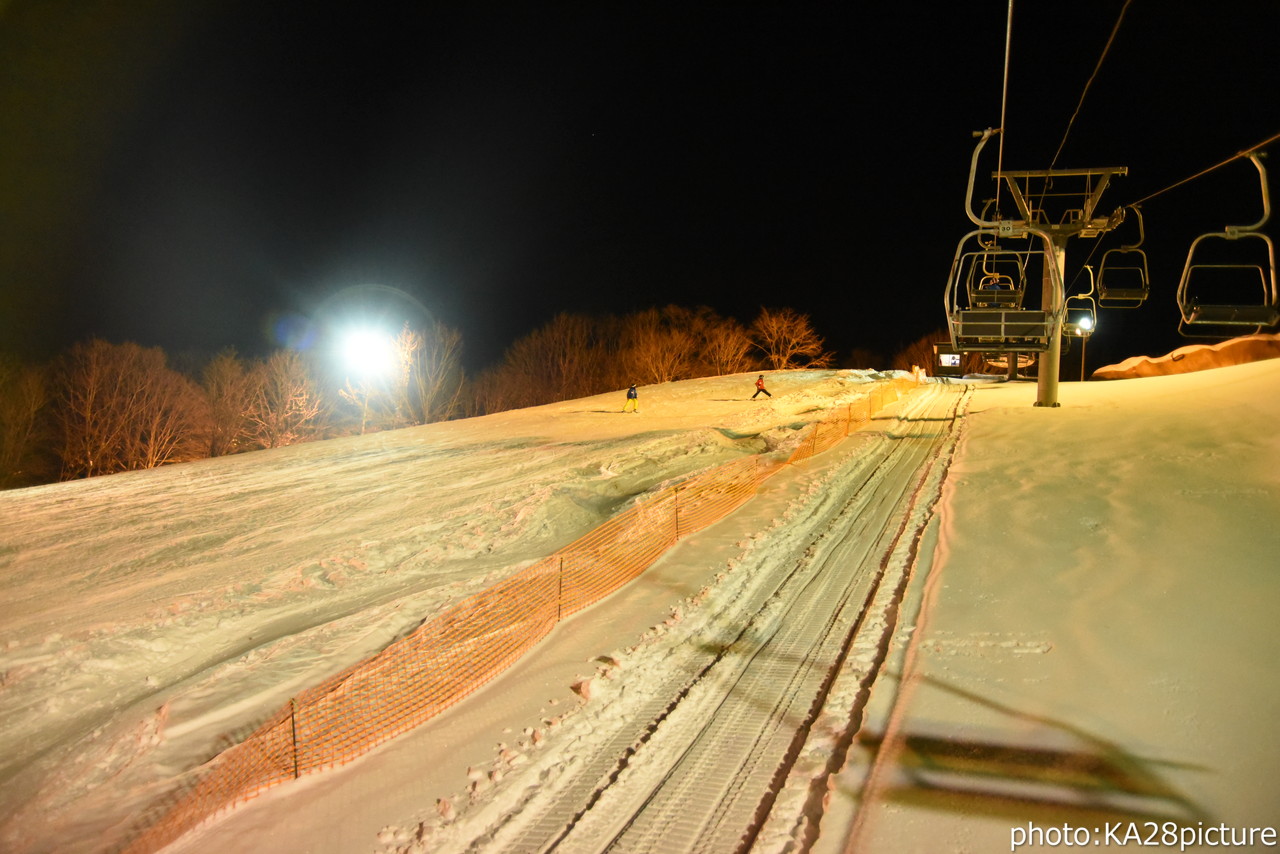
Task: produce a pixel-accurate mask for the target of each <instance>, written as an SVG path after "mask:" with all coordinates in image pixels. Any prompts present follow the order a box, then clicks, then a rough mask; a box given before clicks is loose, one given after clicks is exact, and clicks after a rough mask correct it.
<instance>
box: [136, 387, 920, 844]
mask: <svg viewBox="0 0 1280 854" xmlns="http://www.w3.org/2000/svg"><path fill="white" fill-rule="evenodd" d="M905 385H910V384H902V383H900V382H895V383H883V384H881V383H877V384H876V386H875V387H873V389H872V393H871V394H870V395H868V396H867V397H866V398H863V399H860V400H859V401H858V402H856V403H852V404H849V405H848V406H844V407H840V408H839V409H836V410H833V411H832V412H831V413H830V414H829V415H828V416H827V417H826V418H825V419H823V420H822V421H819V422H817V423H815V424H814V425H813V428H812V430H811V432H810V434H809V436H807V437H806V438H805V440H804V441H802V442H801V443H800V445H799V446H797V448H796V450H795V452H794V453H793V454H792V455H791V457H790V459H789V460H788V462H798V461H800V460H803V459H807V458H808V457H811V456H813V455H814V454H818V453H821V452H822V451H823V450H826V449H828V448H830V447H831V446H832V445H834V444H836V443H837V442H839V441H840V440H841V439H843V438H844V437H845V436H847V435H848V434H849V432H850V430H851V429H854V425H857V424H860V423H864V422H866V421H867V420H869V419H870V417H871V415H872V413H873V412H875V411H878V410H879V409H880V408H882V407H883V406H884V405H885V404H886V403H888V402H892V401H893V400H897V398H898V396H899V394H900V393H901V389H902V387H904V386H905ZM782 465H784V464H783V463H776V462H770V461H769V460H765V459H762V458H760V457H747V458H742V459H738V460H735V461H733V462H730V463H726V464H724V465H721V466H717V467H716V468H714V469H711V470H710V471H707V472H704V473H702V474H699V475H695V476H693V477H690V478H688V479H686V480H684V481H681V482H680V483H678V484H676V485H674V486H671V487H668V488H665V489H663V490H662V491H661V492H659V493H658V494H656V495H654V496H651V497H649V498H647V499H645V500H643V501H640V502H638V503H636V504H635V505H633V506H632V507H631V508H629V509H628V510H626V511H624V512H622V513H620V514H618V515H617V516H615V517H614V518H612V519H610V520H609V521H607V522H605V523H604V524H602V525H600V526H599V527H597V528H596V529H594V530H593V531H591V532H590V533H588V534H586V535H585V536H583V537H581V538H580V539H578V540H575V541H574V542H572V543H570V544H569V545H567V546H565V547H564V548H562V549H560V550H559V551H557V552H556V553H555V554H553V555H551V556H549V557H547V558H543V559H542V560H540V561H538V562H536V563H534V564H532V565H531V566H529V567H526V568H525V569H523V570H521V571H520V572H518V573H516V574H515V575H512V576H511V577H510V578H507V579H505V580H503V581H501V582H499V583H498V584H495V585H494V586H492V587H490V588H487V589H485V590H483V591H481V592H479V593H477V594H475V595H473V596H471V597H469V598H467V599H464V600H463V601H461V602H458V603H456V604H454V605H453V606H451V607H450V608H448V609H447V610H446V611H444V612H443V613H441V614H439V615H438V616H436V617H434V618H432V619H430V620H428V621H426V622H424V623H423V624H422V625H421V626H419V627H418V628H417V629H416V630H415V631H414V632H412V633H411V634H409V635H407V636H406V637H404V638H402V639H400V640H398V641H396V642H395V643H393V644H391V645H390V646H388V647H387V648H386V649H384V650H383V651H382V652H380V653H379V654H378V655H376V656H374V657H373V658H372V659H370V660H368V661H365V662H362V663H360V664H357V665H354V666H352V667H350V668H348V669H346V670H344V671H343V672H341V673H339V674H337V675H335V676H333V677H330V678H329V679H327V680H325V681H324V682H322V683H321V684H319V685H316V686H315V687H313V688H311V689H308V690H307V691H305V692H303V693H302V694H300V695H299V696H298V697H295V698H294V699H293V700H291V701H290V702H289V704H288V705H286V706H284V707H283V708H282V709H280V710H279V711H277V712H276V713H275V714H274V715H272V716H271V718H270V719H268V720H267V721H266V722H265V723H264V724H263V725H262V726H260V727H259V728H258V729H257V730H255V731H254V732H253V734H252V735H250V736H249V737H248V738H247V739H245V740H244V741H243V742H241V743H240V744H237V745H235V746H234V747H232V748H230V749H228V750H226V751H224V752H223V753H221V754H219V755H218V756H216V757H215V758H214V759H212V760H211V761H210V762H208V763H207V764H206V765H205V766H204V767H203V768H201V769H200V770H199V772H198V773H199V774H200V775H201V776H200V778H199V780H198V782H196V783H195V785H194V786H193V787H191V788H189V789H187V790H185V791H184V792H182V793H181V794H180V795H178V796H177V800H176V802H174V803H172V804H171V805H170V806H169V807H168V809H167V810H164V811H163V814H162V815H161V817H160V819H159V820H158V821H156V822H155V823H153V824H150V826H148V827H145V828H144V829H143V830H142V831H141V832H140V833H139V834H138V835H137V836H135V837H134V838H133V840H132V841H131V842H130V843H129V844H128V846H127V848H126V849H125V850H126V851H128V852H144V851H145V852H149V851H156V850H158V849H160V848H162V847H164V846H165V845H167V844H169V843H170V842H172V841H173V840H175V839H177V838H178V837H179V836H181V835H182V834H184V833H186V832H187V831H188V830H190V829H191V828H193V827H195V826H196V825H198V824H199V823H200V822H202V821H203V820H204V819H206V818H208V817H210V816H212V815H213V814H215V813H217V812H218V811H220V810H222V809H224V808H226V807H228V806H231V805H233V804H235V803H237V802H239V801H244V800H248V799H250V798H253V797H255V796H256V795H257V794H259V793H260V792H261V791H263V790H264V789H267V788H269V787H271V786H274V785H277V784H279V783H282V782H285V781H287V780H289V779H293V778H295V777H299V776H301V775H302V774H305V773H310V772H313V771H317V770H320V769H323V768H327V767H331V766H333V765H337V764H342V763H345V762H348V761H350V760H352V759H355V758H357V757H359V756H361V755H363V754H365V753H367V752H368V751H370V750H372V749H373V748H374V747H376V746H377V745H379V744H382V743H383V742H385V741H387V740H389V739H392V738H394V737H396V736H398V735H400V734H402V733H404V732H406V731H408V730H410V729H412V728H414V727H416V726H418V725H419V724H421V723H423V722H424V721H426V720H428V719H429V718H431V717H433V716H435V715H437V714H439V713H440V712H442V711H444V710H445V709H447V708H448V707H449V706H451V705H453V704H454V703H456V702H458V701H459V700H461V699H462V698H464V697H466V696H467V695H469V694H471V693H472V692H474V691H476V690H477V689H479V688H480V687H482V686H483V685H485V684H486V683H487V682H488V681H489V680H491V679H492V678H493V677H495V676H497V675H498V674H499V673H501V672H502V671H503V670H505V669H506V668H507V667H509V666H510V665H511V664H512V663H514V662H515V661H516V660H517V659H519V658H520V657H521V656H523V655H524V654H525V653H526V652H528V650H529V649H530V648H531V647H533V646H534V645H535V644H536V643H538V641H540V640H542V638H543V637H545V636H546V635H547V633H548V632H550V631H551V629H552V628H553V627H554V626H555V624H556V623H557V622H558V621H559V620H562V619H564V618H565V617H568V616H570V615H571V614H574V613H577V612H578V611H580V610H582V609H583V608H586V607H588V606H590V605H593V604H595V603H596V602H598V601H600V600H601V599H603V598H604V597H605V596H608V595H609V594H610V593H612V592H614V591H615V590H617V589H618V588H620V587H622V586H623V585H624V584H626V583H627V582H629V581H631V580H632V579H634V578H635V577H636V576H638V575H639V574H640V573H642V572H644V570H645V569H647V568H648V567H649V566H650V565H652V564H653V562H654V561H656V560H657V559H658V558H659V557H661V556H662V554H663V553H664V552H665V551H666V550H667V549H669V548H670V547H671V546H672V545H673V544H674V543H675V542H676V540H677V539H679V538H680V537H684V536H688V535H689V534H692V533H694V532H696V531H699V530H702V529H703V528H706V527H707V526H709V525H711V524H713V523H715V522H717V521H719V520H720V519H723V518H724V517H725V516H727V515H728V514H729V513H731V512H732V511H733V510H735V509H736V508H737V507H739V506H740V505H741V504H743V503H744V502H746V501H747V500H748V499H749V498H751V496H752V495H754V494H755V492H756V490H757V488H758V487H759V485H760V483H761V482H762V481H763V480H765V479H766V478H768V477H770V476H772V475H773V474H774V473H775V472H776V471H777V470H778V469H779V468H780V467H781V466H782Z"/></svg>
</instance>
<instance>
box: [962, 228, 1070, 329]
mask: <svg viewBox="0 0 1280 854" xmlns="http://www.w3.org/2000/svg"><path fill="white" fill-rule="evenodd" d="M1037 261H1039V262H1040V263H1041V264H1042V265H1043V266H1044V268H1045V269H1046V270H1048V271H1049V275H1050V276H1051V277H1052V284H1051V287H1053V288H1055V289H1056V290H1058V291H1059V292H1060V288H1061V286H1060V285H1059V284H1058V281H1059V278H1058V267H1057V262H1056V259H1055V258H1054V257H1053V255H1052V246H1051V244H1049V243H1048V241H1047V240H1046V241H1045V247H1044V248H1042V249H1035V248H1031V245H1030V243H1028V247H1027V248H1023V249H1006V248H1002V247H1000V246H999V244H998V243H996V234H995V232H993V231H991V230H990V229H978V230H977V231H972V232H970V233H969V234H966V235H965V236H964V237H963V238H962V239H961V240H960V243H959V244H958V246H957V247H956V255H955V259H954V260H953V262H952V266H951V276H950V278H949V279H948V281H947V290H946V295H945V300H944V301H945V304H946V310H947V327H948V330H949V331H950V333H951V344H952V346H953V347H954V348H955V349H956V350H957V351H960V352H981V353H1039V352H1044V351H1046V350H1048V349H1049V342H1050V338H1051V336H1052V334H1053V332H1054V331H1055V330H1054V324H1056V323H1059V322H1061V312H1060V311H1059V312H1049V311H1044V310H1041V309H1026V308H1023V307H1022V304H1023V298H1024V296H1025V294H1026V291H1027V280H1028V276H1027V273H1028V269H1029V267H1031V266H1033V265H1034V263H1035V262H1037Z"/></svg>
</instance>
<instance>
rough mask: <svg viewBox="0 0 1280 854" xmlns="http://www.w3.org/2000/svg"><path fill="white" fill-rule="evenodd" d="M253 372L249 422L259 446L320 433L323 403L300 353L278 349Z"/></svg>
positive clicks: (293, 441) (277, 444)
mask: <svg viewBox="0 0 1280 854" xmlns="http://www.w3.org/2000/svg"><path fill="white" fill-rule="evenodd" d="M253 374H254V377H253V396H252V400H251V403H250V406H249V421H250V424H251V425H252V428H253V432H254V437H255V439H256V441H257V443H258V444H259V446H260V447H263V448H279V447H282V446H284V445H293V444H297V443H298V442H305V441H307V440H309V439H313V438H315V437H316V436H317V435H319V433H320V430H321V428H322V426H323V419H322V416H323V414H324V406H323V403H322V401H321V398H320V393H319V391H318V390H317V388H316V383H315V380H314V379H312V376H311V372H310V371H309V370H308V369H307V366H306V363H305V362H303V360H302V357H301V356H299V355H298V354H297V353H296V352H294V351H292V350H277V351H276V352H275V353H273V354H271V356H270V358H268V359H267V361H266V362H264V363H261V364H259V365H257V366H255V368H254V370H253Z"/></svg>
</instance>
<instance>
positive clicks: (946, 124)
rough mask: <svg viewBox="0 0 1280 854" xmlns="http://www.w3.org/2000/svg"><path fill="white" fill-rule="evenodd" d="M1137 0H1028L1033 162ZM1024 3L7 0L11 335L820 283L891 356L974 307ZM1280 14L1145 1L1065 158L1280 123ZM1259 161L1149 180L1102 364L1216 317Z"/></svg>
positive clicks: (742, 302) (811, 287)
mask: <svg viewBox="0 0 1280 854" xmlns="http://www.w3.org/2000/svg"><path fill="white" fill-rule="evenodd" d="M1125 6H1126V4H1125V2H1124V0H1083V1H1082V2H1074V3H1070V4H1067V3H1059V2H1049V0H1017V2H1016V3H1015V4H1014V11H1013V32H1012V60H1011V66H1010V72H1009V73H1010V80H1009V98H1008V104H1007V119H1006V123H1005V126H1006V134H1005V139H1004V146H1005V148H1004V165H1005V167H1006V168H1007V169H1044V168H1048V166H1049V165H1050V161H1051V160H1052V159H1053V156H1054V153H1055V151H1057V150H1058V147H1059V143H1060V142H1061V141H1062V139H1063V135H1064V134H1065V133H1066V132H1067V128H1068V123H1069V122H1071V121H1072V115H1073V113H1075V112H1076V108H1077V105H1078V103H1079V102H1080V97H1081V94H1082V92H1083V91H1084V88H1085V85H1086V82H1087V81H1088V80H1089V78H1090V75H1091V74H1092V73H1093V71H1094V67H1095V65H1096V64H1097V62H1098V60H1099V58H1100V56H1101V55H1102V51H1103V48H1104V46H1105V45H1106V43H1107V40H1108V37H1109V36H1110V34H1111V31H1112V28H1113V26H1114V25H1115V23H1116V20H1117V19H1118V17H1119V16H1120V13H1121V10H1122V8H1125ZM936 7H942V8H936ZM1008 8H1009V6H1008V2H1007V0H965V2H951V3H941V4H924V3H919V2H915V3H906V2H903V3H876V4H870V3H858V2H840V3H822V4H818V3H801V2H785V3H747V2H737V3H697V2H688V3H682V4H664V3H653V2H647V3H609V2H594V3H587V2H583V3H568V4H566V3H519V4H516V3H512V4H487V3H482V2H466V3H457V4H446V3H422V4H395V5H394V6H393V5H392V4H377V3H374V4H350V5H346V6H338V5H336V4H326V3H316V2H305V3H303V2H264V0H184V2H181V3H173V2H171V0H80V2H71V0H66V2H61V0H10V2H9V3H7V4H5V3H0V350H8V351H11V352H14V353H16V354H17V355H19V356H21V357H23V358H28V359H43V358H46V357H49V356H51V355H54V354H56V353H57V352H59V351H61V350H63V349H65V348H66V347H67V346H69V344H71V343H72V342H74V341H77V340H82V339H85V338H87V337H89V336H91V335H97V336H101V337H104V338H107V339H108V340H112V341H125V340H130V341H136V342H137V343H140V344H144V345H148V346H157V345H158V346H161V347H163V348H164V349H165V350H166V351H167V352H169V353H171V354H174V355H175V356H176V355H182V354H186V355H188V356H190V357H192V358H198V357H202V356H208V355H212V354H213V353H216V352H217V351H218V350H220V349H222V348H224V347H228V346H232V347H235V348H236V349H237V350H238V351H239V352H241V353H242V354H244V355H255V356H256V355H264V354H265V353H267V352H269V351H270V350H271V349H273V348H275V347H277V346H281V345H293V346H309V345H310V344H311V342H312V340H313V339H312V336H311V334H310V332H309V330H311V329H313V328H314V327H315V326H316V325H317V324H319V323H320V322H322V321H323V322H337V320H339V319H345V318H347V317H357V316H359V315H361V314H370V315H374V316H385V317H386V318H387V319H389V320H390V321H391V323H392V325H393V326H398V319H399V318H400V317H402V316H403V317H404V318H406V319H410V320H412V321H414V322H415V323H422V322H425V320H427V319H430V318H436V319H439V320H441V321H443V322H444V323H446V324H448V325H450V326H453V327H455V328H457V329H459V330H460V331H461V332H462V335H463V339H464V346H465V348H466V361H467V365H468V367H469V368H470V369H472V370H475V369H478V368H480V367H483V366H485V365H488V364H491V363H493V362H494V361H496V360H497V359H499V358H500V357H501V355H502V352H503V350H504V348H505V347H506V346H507V345H508V344H510V343H511V342H512V341H513V340H514V339H515V338H517V337H519V336H521V335H523V334H525V333H528V332H529V331H531V330H532V329H534V328H536V327H537V326H539V325H541V324H542V323H544V322H546V321H547V320H549V319H550V318H551V317H552V316H554V315H555V314H557V313H559V312H562V311H573V312H585V313H596V312H616V313H624V312H630V311H635V310H639V309H643V308H646V307H649V306H661V305H665V304H667V303H676V304H680V305H685V306H697V305H706V306H709V307H711V308H713V309H715V310H716V311H718V312H719V313H721V314H722V315H731V316H735V317H737V318H738V319H740V320H742V321H743V322H744V323H749V322H750V321H751V319H752V318H753V317H754V316H755V314H756V312H757V311H758V310H759V308H760V307H761V306H773V307H778V306H789V307H791V308H794V309H796V310H798V311H801V312H803V313H806V314H809V315H810V316H811V318H812V319H813V322H814V325H815V327H816V328H817V330H818V331H819V333H820V334H822V335H823V336H824V337H825V338H826V340H827V343H828V346H829V347H830V348H832V349H834V350H836V351H838V353H839V354H840V355H841V357H842V360H843V358H844V356H845V355H846V354H847V353H848V352H849V351H850V350H852V349H854V348H861V349H865V350H871V351H875V352H877V353H880V354H881V355H882V357H883V361H884V362H885V364H887V357H888V356H890V355H891V354H892V353H893V352H895V351H896V350H897V349H898V348H899V347H901V346H902V345H903V344H905V343H907V342H909V341H911V340H913V339H915V338H917V337H919V336H920V335H923V334H925V333H928V332H930V331H932V330H935V329H939V328H941V327H943V326H944V323H945V319H944V315H943V308H942V294H943V288H944V286H945V283H946V277H947V272H948V269H949V266H950V263H951V258H952V255H953V253H954V252H955V248H956V242H957V241H958V240H959V239H960V237H961V236H962V235H964V234H965V233H966V232H967V231H969V230H970V228H971V225H970V223H969V222H968V220H967V218H966V217H965V213H964V201H965V199H964V192H965V184H966V181H967V178H968V168H969V160H970V156H971V154H972V150H973V145H974V140H973V139H972V133H973V132H974V131H977V130H981V129H983V128H986V127H996V126H998V125H999V124H1000V117H1001V86H1002V75H1003V72H1004V47H1005V36H1006V31H1005V25H1006V17H1007V14H1008ZM1278 36H1280V2H1276V0H1238V2H1235V3H1230V4H1217V3H1212V4H1211V3H1191V2H1169V0H1133V1H1132V3H1130V4H1129V5H1128V7H1127V10H1126V11H1125V16H1124V20H1123V23H1122V25H1121V27H1120V30H1119V33H1118V35H1117V38H1116V40H1115V43H1114V44H1113V46H1112V48H1111V51H1110V53H1109V54H1108V55H1107V58H1106V61H1105V62H1104V63H1103V65H1102V68H1101V70H1100V72H1099V74H1098V76H1097V78H1096V79H1095V80H1094V81H1093V83H1092V84H1091V86H1090V88H1089V91H1088V95H1087V97H1086V98H1085V100H1084V102H1083V105H1082V106H1081V108H1080V111H1079V113H1078V115H1076V117H1075V119H1074V122H1073V123H1072V124H1071V132H1070V134H1069V135H1068V136H1067V138H1066V145H1065V146H1064V147H1063V149H1062V153H1061V154H1060V155H1059V156H1058V160H1057V164H1056V165H1057V166H1058V167H1059V168H1070V167H1092V166H1127V167H1128V168H1129V170H1130V171H1129V175H1128V177H1126V178H1122V179H1119V180H1118V182H1117V183H1116V185H1114V187H1113V189H1112V190H1110V191H1109V192H1108V194H1107V195H1106V196H1105V197H1104V199H1103V208H1104V209H1105V210H1108V211H1109V210H1111V209H1114V208H1116V207H1119V206H1121V205H1123V204H1125V203H1127V202H1132V201H1136V200H1138V199H1141V198H1144V197H1146V196H1148V195H1150V194H1152V193H1156V192H1157V191H1159V190H1162V189H1164V188H1166V187H1168V186H1169V185H1172V184H1174V183H1176V182H1178V181H1181V180H1182V179H1184V178H1187V177H1190V176H1192V175H1194V174H1195V173H1197V172H1200V171H1201V170H1203V169H1205V168H1207V167H1209V166H1212V165H1214V164H1217V163H1219V162H1221V161H1223V160H1225V159H1227V158H1229V157H1231V156H1232V155H1234V154H1236V153H1237V152H1239V151H1241V150H1242V149H1245V148H1249V147H1251V146H1254V145H1256V144H1258V143H1260V142H1262V141H1263V140H1266V139H1268V138H1270V137H1272V136H1275V135H1276V134H1277V133H1280V108H1278V107H1277V104H1278V103H1280V101H1278V100H1277V99H1278V98H1280V53H1278V52H1277V46H1278V43H1280V39H1278V38H1277V37H1278ZM1269 148H1271V149H1272V150H1273V151H1274V150H1277V149H1278V148H1280V144H1275V143H1273V144H1271V145H1270V146H1269ZM993 168H994V161H987V162H986V175H987V176H988V177H989V174H990V170H991V169H993ZM1272 169H1273V170H1274V171H1275V173H1276V174H1277V175H1280V164H1274V165H1273V166H1272ZM1256 175H1257V173H1256V172H1255V171H1254V170H1253V168H1252V167H1251V166H1250V165H1249V164H1248V162H1247V161H1237V162H1235V163H1234V164H1232V165H1230V166H1228V167H1225V168H1223V169H1221V170H1218V171H1216V172H1214V173H1212V174H1211V175H1209V176H1206V177H1203V178H1200V179H1197V180H1196V181H1193V182H1191V183H1189V184H1187V185H1184V186H1183V187H1181V188H1179V189H1176V190H1172V191H1169V192H1168V193H1164V194H1161V195H1159V196H1157V197H1156V198H1154V199H1152V200H1151V201H1149V202H1147V203H1145V204H1144V205H1143V209H1144V211H1145V213H1146V224H1147V232H1148V243H1147V249H1148V250H1149V254H1150V262H1151V270H1152V276H1153V280H1154V281H1153V298H1152V300H1151V303H1150V304H1149V305H1148V306H1146V307H1144V308H1143V309H1141V310H1137V311H1129V312H1122V311H1114V312H1107V313H1105V314H1104V315H1103V317H1102V321H1101V324H1100V328H1099V332H1098V334H1097V335H1096V336H1095V337H1094V339H1093V341H1092V342H1091V343H1090V352H1091V353H1095V352H1096V353H1097V354H1098V355H1097V357H1096V358H1097V359H1104V360H1105V359H1120V358H1124V357H1126V356H1129V355H1134V354H1137V353H1143V352H1147V353H1153V354H1154V353H1162V352H1167V351H1168V350H1169V349H1172V348H1174V347H1177V346H1180V345H1181V344H1183V343H1186V342H1185V341H1184V340H1183V339H1180V338H1179V337H1178V336H1177V334H1176V331H1175V327H1176V320H1177V310H1176V307H1175V305H1174V288H1175V286H1176V282H1177V278H1178V275H1179V273H1180V271H1181V268H1182V264H1183V261H1184V259H1185V255H1186V251H1187V246H1188V245H1189V243H1190V241H1191V239H1192V238H1193V237H1194V236H1195V235H1196V234H1198V233H1200V232H1204V231H1213V230H1217V229H1220V228H1221V227H1222V226H1223V225H1225V224H1227V223H1245V222H1252V221H1254V220H1256V219H1257V217H1258V214H1259V211H1260V201H1259V196H1258V192H1257V177H1256ZM1274 183H1275V182H1274V181H1273V184H1274ZM983 191H984V192H987V193H988V194H989V190H988V189H987V188H984V190H983ZM1267 230H1268V231H1269V232H1270V233H1271V234H1272V235H1275V234H1276V233H1277V229H1276V223H1275V222H1274V221H1273V222H1272V223H1271V224H1270V225H1269V226H1268V228H1267ZM1075 243H1078V244H1079V246H1077V245H1075V244H1074V243H1073V245H1071V246H1069V247H1068V281H1071V280H1072V272H1073V267H1074V266H1075V265H1076V264H1079V263H1082V262H1083V260H1084V257H1085V256H1086V255H1088V253H1089V251H1090V249H1091V248H1092V247H1093V244H1094V243H1095V241H1084V240H1080V241H1075ZM1096 260H1097V259H1096V258H1095V259H1094V263H1096ZM1073 262H1074V263H1073ZM1090 362H1091V363H1094V364H1101V363H1102V362H1101V361H1097V362H1095V358H1094V357H1092V356H1091V358H1090ZM883 366H885V365H857V367H883Z"/></svg>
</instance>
